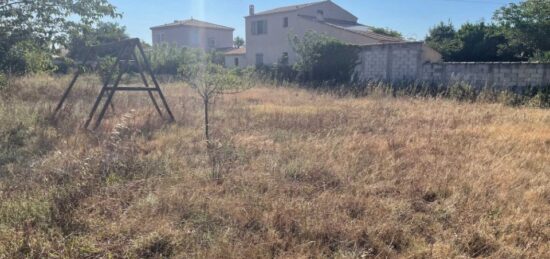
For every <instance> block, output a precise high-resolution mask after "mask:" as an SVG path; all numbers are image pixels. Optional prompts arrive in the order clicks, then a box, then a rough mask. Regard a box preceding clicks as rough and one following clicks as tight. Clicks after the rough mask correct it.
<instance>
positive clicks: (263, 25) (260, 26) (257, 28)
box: [252, 20, 267, 35]
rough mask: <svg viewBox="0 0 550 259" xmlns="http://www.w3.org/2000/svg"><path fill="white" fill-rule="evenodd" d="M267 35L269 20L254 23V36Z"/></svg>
mask: <svg viewBox="0 0 550 259" xmlns="http://www.w3.org/2000/svg"><path fill="white" fill-rule="evenodd" d="M262 34H267V20H259V21H253V22H252V35H262Z"/></svg>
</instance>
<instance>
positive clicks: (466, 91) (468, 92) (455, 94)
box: [449, 82, 477, 102]
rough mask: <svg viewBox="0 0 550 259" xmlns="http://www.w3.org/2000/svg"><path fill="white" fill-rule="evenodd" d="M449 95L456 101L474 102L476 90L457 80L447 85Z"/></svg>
mask: <svg viewBox="0 0 550 259" xmlns="http://www.w3.org/2000/svg"><path fill="white" fill-rule="evenodd" d="M449 97H450V98H451V99H455V100H457V101H469V102H474V101H475V100H476V97H477V92H476V89H475V88H474V87H473V86H471V85H469V84H465V83H460V82H458V83H455V84H453V85H451V86H450V87H449Z"/></svg>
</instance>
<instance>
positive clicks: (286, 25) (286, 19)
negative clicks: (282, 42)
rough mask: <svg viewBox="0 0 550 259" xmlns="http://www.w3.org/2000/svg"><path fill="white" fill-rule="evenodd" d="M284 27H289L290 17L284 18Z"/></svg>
mask: <svg viewBox="0 0 550 259" xmlns="http://www.w3.org/2000/svg"><path fill="white" fill-rule="evenodd" d="M283 27H284V28H287V27H288V17H285V18H284V20H283Z"/></svg>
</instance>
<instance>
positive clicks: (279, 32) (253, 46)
mask: <svg viewBox="0 0 550 259" xmlns="http://www.w3.org/2000/svg"><path fill="white" fill-rule="evenodd" d="M254 9H255V8H254V6H253V5H251V6H250V10H249V15H248V16H246V17H245V20H246V53H242V54H241V55H242V56H243V57H244V58H245V59H246V61H247V62H246V64H244V65H240V66H246V65H261V64H264V65H271V64H275V63H277V62H278V61H279V60H285V61H287V62H288V63H289V64H294V63H295V62H296V59H297V55H296V53H295V52H294V51H293V48H292V46H291V44H290V40H289V37H290V36H293V35H296V36H298V37H302V36H304V34H305V33H306V32H308V31H316V32H319V33H324V34H327V35H329V36H332V37H335V38H337V39H339V40H341V41H343V42H346V43H350V44H357V45H367V44H380V43H394V42H402V41H403V40H402V39H400V38H395V37H390V36H386V35H382V34H378V33H374V32H373V31H372V28H371V27H369V26H365V25H362V24H360V23H358V22H357V21H358V18H357V17H356V16H354V15H353V14H351V13H350V12H349V11H347V10H345V9H343V8H342V7H340V6H338V5H337V4H335V3H333V2H332V1H330V0H329V1H321V2H315V3H309V4H301V5H293V6H287V7H281V8H276V9H273V10H268V11H263V12H258V13H256V12H255V10H254ZM233 56H235V55H234V54H233ZM226 65H227V64H226Z"/></svg>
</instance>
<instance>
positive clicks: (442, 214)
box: [0, 75, 550, 258]
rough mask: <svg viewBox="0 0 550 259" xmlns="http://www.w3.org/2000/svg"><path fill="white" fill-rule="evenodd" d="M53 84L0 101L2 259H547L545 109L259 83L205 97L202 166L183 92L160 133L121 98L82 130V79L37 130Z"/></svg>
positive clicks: (172, 94) (176, 87)
mask: <svg viewBox="0 0 550 259" xmlns="http://www.w3.org/2000/svg"><path fill="white" fill-rule="evenodd" d="M69 80H70V78H69V77H56V78H53V77H49V76H38V77H37V76H33V77H30V76H29V77H19V78H15V79H12V84H14V86H13V87H14V88H16V89H18V91H13V92H11V95H10V96H6V97H2V99H1V101H0V156H1V159H0V160H1V161H2V162H1V164H0V257H6V258H20V257H27V258H29V257H30V258H44V257H58V258H100V257H105V258H108V257H113V258H120V257H126V258H161V257H175V258H178V257H208V258H219V257H224V258H228V257H229V258H242V257H286V258H296V257H353V258H356V257H363V258H381V257H383V258H397V257H424V258H453V257H495V258H522V257H525V258H546V257H548V251H550V247H549V243H550V242H549V241H550V240H549V236H548V233H547V231H546V229H547V221H548V213H546V212H547V211H548V210H550V207H549V206H550V205H549V204H548V202H547V200H548V195H549V194H548V190H547V186H548V185H549V184H550V178H549V176H548V174H547V173H546V172H548V171H550V163H549V161H550V157H549V154H550V143H548V139H550V136H549V135H548V123H549V122H550V115H549V113H548V110H544V109H532V108H523V107H518V108H512V107H508V106H505V105H501V104H494V103H489V104H487V103H482V102H481V101H480V100H479V98H478V99H476V101H475V102H457V101H453V100H449V99H446V98H438V97H436V98H410V97H408V96H404V97H401V95H400V92H399V91H393V90H392V89H391V88H385V87H383V86H380V87H376V86H375V85H374V84H372V85H371V88H372V91H371V92H370V94H369V95H368V97H367V98H355V97H354V96H352V95H351V94H350V93H349V92H348V94H344V93H342V94H341V95H340V96H336V95H333V94H332V93H324V92H323V91H319V90H316V91H313V90H304V89H299V88H295V87H292V86H289V87H272V86H270V85H263V86H260V87H257V88H254V89H251V90H248V91H245V92H240V93H238V94H232V95H223V96H219V98H218V99H217V101H216V102H215V103H214V104H213V105H214V106H215V109H212V113H211V115H210V116H211V118H212V120H211V125H210V126H211V138H212V143H213V144H215V148H213V149H212V150H211V153H210V154H207V152H206V151H207V147H206V146H205V145H204V141H205V137H204V133H203V109H202V107H201V103H202V100H201V98H200V96H199V95H198V94H197V92H196V91H195V90H194V89H192V88H191V87H190V86H187V85H186V84H183V83H176V84H171V85H166V84H165V85H163V89H164V90H165V94H166V96H167V98H168V102H169V103H171V104H173V105H172V108H173V112H174V114H175V116H176V119H177V120H176V121H177V122H176V123H175V124H172V125H165V124H164V123H163V122H162V121H161V120H160V119H159V118H158V116H157V114H156V111H155V110H154V108H153V107H151V105H150V100H149V99H148V96H147V95H132V94H127V95H126V94H120V95H117V98H116V99H115V106H116V107H117V109H116V111H117V113H116V114H110V115H109V116H108V117H107V118H106V121H105V122H104V124H103V127H102V128H101V129H100V130H99V131H96V132H86V131H81V130H79V127H80V125H81V123H82V121H83V120H84V119H85V118H86V116H87V113H88V109H89V105H90V103H91V102H92V101H93V99H94V98H95V95H96V94H97V91H98V88H94V86H97V85H99V81H100V80H99V79H98V78H92V77H89V76H87V75H86V76H85V77H84V78H83V80H80V81H79V82H78V84H77V85H76V86H75V89H74V90H75V92H74V94H73V95H71V97H70V101H69V103H68V105H67V106H66V108H64V109H63V110H62V112H61V113H60V114H59V115H60V116H59V117H58V118H50V117H49V114H50V110H51V109H52V107H54V105H55V103H56V101H58V98H59V96H60V95H61V93H62V91H63V90H64V87H66V85H67V83H68V81H69ZM425 89H428V88H425ZM402 90H403V91H405V89H402ZM470 90H471V89H469V88H468V87H466V86H456V89H455V90H453V95H456V96H457V99H460V98H463V99H465V100H467V99H469V98H471V95H470V94H469V92H470ZM407 91H412V89H411V90H407ZM394 93H395V94H394ZM393 96H398V97H397V98H393ZM419 96H421V95H419ZM458 97H460V98H458ZM213 167H214V169H215V170H213V169H212V168H213Z"/></svg>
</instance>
